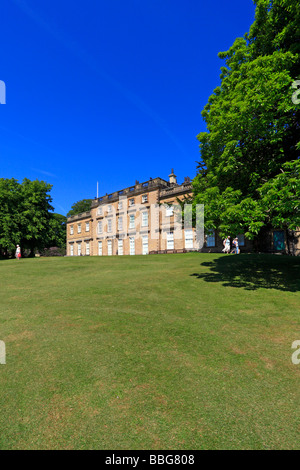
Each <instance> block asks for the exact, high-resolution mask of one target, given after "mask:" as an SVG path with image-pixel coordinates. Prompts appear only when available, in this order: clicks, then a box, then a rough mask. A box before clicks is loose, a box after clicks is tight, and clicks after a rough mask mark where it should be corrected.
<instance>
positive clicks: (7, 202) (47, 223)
mask: <svg viewBox="0 0 300 470" xmlns="http://www.w3.org/2000/svg"><path fill="white" fill-rule="evenodd" d="M51 188H52V185H51V184H48V183H46V182H45V181H38V180H35V181H31V180H29V179H27V178H25V179H24V180H23V182H22V183H19V182H18V181H17V180H15V179H14V178H12V179H4V178H1V179H0V250H1V252H2V254H4V255H7V256H8V255H9V254H10V253H12V252H13V251H14V250H15V247H16V244H17V243H18V244H20V245H21V247H22V249H28V250H30V253H31V254H32V255H33V254H34V251H35V249H42V248H44V247H46V246H49V244H50V243H51V237H52V238H53V236H54V235H53V233H54V227H55V226H57V225H58V222H57V221H55V222H54V214H52V211H53V207H52V205H51V202H52V198H51V196H50V194H49V193H50V191H51Z"/></svg>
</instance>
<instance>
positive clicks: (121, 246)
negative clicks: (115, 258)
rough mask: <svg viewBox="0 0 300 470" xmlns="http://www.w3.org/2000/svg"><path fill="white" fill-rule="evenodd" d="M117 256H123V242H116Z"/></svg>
mask: <svg viewBox="0 0 300 470" xmlns="http://www.w3.org/2000/svg"><path fill="white" fill-rule="evenodd" d="M118 255H120V256H122V255H123V240H118Z"/></svg>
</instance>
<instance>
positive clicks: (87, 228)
mask: <svg viewBox="0 0 300 470" xmlns="http://www.w3.org/2000/svg"><path fill="white" fill-rule="evenodd" d="M85 231H86V232H89V231H90V223H89V222H86V223H85Z"/></svg>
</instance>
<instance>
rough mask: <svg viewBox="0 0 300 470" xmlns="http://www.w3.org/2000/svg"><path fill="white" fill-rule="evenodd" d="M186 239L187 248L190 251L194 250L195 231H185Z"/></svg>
mask: <svg viewBox="0 0 300 470" xmlns="http://www.w3.org/2000/svg"><path fill="white" fill-rule="evenodd" d="M184 238H185V244H184V246H185V248H186V249H188V250H190V249H192V248H194V246H193V230H185V231H184Z"/></svg>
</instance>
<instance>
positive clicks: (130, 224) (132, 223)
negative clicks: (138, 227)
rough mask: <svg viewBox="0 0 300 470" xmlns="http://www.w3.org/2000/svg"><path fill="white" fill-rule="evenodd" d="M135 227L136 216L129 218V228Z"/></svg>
mask: <svg viewBox="0 0 300 470" xmlns="http://www.w3.org/2000/svg"><path fill="white" fill-rule="evenodd" d="M134 227H135V221H134V214H132V215H131V216H130V217H129V228H134Z"/></svg>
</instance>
